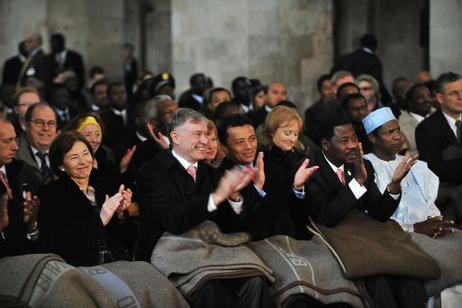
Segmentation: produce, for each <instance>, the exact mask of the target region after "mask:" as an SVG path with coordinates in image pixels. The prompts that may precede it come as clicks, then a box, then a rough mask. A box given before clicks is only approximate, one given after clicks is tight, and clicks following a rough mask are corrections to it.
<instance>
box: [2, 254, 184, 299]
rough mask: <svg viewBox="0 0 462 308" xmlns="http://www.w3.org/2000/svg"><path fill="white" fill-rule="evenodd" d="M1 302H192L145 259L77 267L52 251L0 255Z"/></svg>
mask: <svg viewBox="0 0 462 308" xmlns="http://www.w3.org/2000/svg"><path fill="white" fill-rule="evenodd" d="M0 277H1V279H0V306H1V307H21V306H23V307H127V306H130V307H142V306H143V307H189V305H188V304H187V302H186V301H185V299H184V298H183V297H182V296H181V294H180V293H179V292H178V291H177V290H176V289H175V288H174V287H173V286H172V285H171V283H170V282H169V281H168V280H167V279H166V278H165V277H163V276H162V274H160V273H159V272H158V271H157V270H156V269H155V268H154V267H153V266H151V265H150V264H149V263H145V262H115V263H109V264H105V265H103V266H96V267H86V268H76V267H73V266H71V265H69V264H66V263H64V261H63V260H62V259H61V258H60V257H58V256H56V255H51V254H41V255H40V254H35V255H23V256H12V257H5V258H2V259H0Z"/></svg>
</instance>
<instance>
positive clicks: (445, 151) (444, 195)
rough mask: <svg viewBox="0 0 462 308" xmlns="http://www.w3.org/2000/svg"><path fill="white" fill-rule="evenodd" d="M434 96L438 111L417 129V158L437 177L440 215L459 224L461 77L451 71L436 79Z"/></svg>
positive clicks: (461, 210)
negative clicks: (438, 106)
mask: <svg viewBox="0 0 462 308" xmlns="http://www.w3.org/2000/svg"><path fill="white" fill-rule="evenodd" d="M436 83H437V86H436V99H437V100H438V103H439V105H440V107H441V110H438V111H436V112H434V113H433V114H432V115H430V116H429V117H428V118H426V119H425V120H423V121H422V122H421V123H420V124H419V125H418V126H417V128H416V131H415V139H416V144H417V150H418V152H419V155H420V158H421V159H422V160H423V161H425V162H427V164H428V167H429V168H430V169H431V170H432V171H433V172H434V173H435V174H436V175H437V176H438V177H439V179H440V181H441V184H440V195H439V196H438V202H437V203H438V205H439V206H440V208H441V210H442V212H443V214H444V215H445V216H447V217H448V218H450V219H452V220H455V221H456V224H457V225H460V224H461V223H462V198H461V197H460V196H461V193H462V154H461V153H462V151H461V144H460V143H461V141H460V140H461V138H462V137H461V133H460V132H461V125H460V123H461V118H462V77H461V76H460V75H458V74H455V73H453V72H449V73H444V74H442V75H440V76H439V77H438V79H437V81H436Z"/></svg>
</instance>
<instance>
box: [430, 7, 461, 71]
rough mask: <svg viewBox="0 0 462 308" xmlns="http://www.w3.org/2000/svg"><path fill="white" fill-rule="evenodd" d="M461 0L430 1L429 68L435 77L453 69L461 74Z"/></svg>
mask: <svg viewBox="0 0 462 308" xmlns="http://www.w3.org/2000/svg"><path fill="white" fill-rule="evenodd" d="M460 29H462V2H461V1H460V0H432V1H430V68H431V71H432V73H433V75H434V76H435V77H437V76H438V75H439V74H441V73H444V72H447V71H454V72H457V73H459V74H462V40H461V39H460Z"/></svg>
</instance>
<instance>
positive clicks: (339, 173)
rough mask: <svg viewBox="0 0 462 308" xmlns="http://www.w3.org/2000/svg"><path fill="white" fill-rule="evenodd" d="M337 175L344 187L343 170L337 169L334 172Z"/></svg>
mask: <svg viewBox="0 0 462 308" xmlns="http://www.w3.org/2000/svg"><path fill="white" fill-rule="evenodd" d="M335 174H337V178H338V180H339V181H340V183H342V185H345V174H344V173H343V170H342V169H340V168H337V171H336V172H335Z"/></svg>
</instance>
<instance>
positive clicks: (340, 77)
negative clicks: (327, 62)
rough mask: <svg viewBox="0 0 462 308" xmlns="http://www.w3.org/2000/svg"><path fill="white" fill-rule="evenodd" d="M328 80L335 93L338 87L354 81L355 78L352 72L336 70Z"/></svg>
mask: <svg viewBox="0 0 462 308" xmlns="http://www.w3.org/2000/svg"><path fill="white" fill-rule="evenodd" d="M330 81H331V83H332V85H333V87H334V91H335V93H337V90H338V88H339V87H340V86H341V85H342V84H344V83H354V82H355V78H354V77H353V74H352V73H351V72H349V71H337V72H335V73H333V74H332V77H331V78H330Z"/></svg>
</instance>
